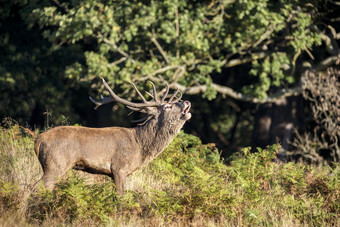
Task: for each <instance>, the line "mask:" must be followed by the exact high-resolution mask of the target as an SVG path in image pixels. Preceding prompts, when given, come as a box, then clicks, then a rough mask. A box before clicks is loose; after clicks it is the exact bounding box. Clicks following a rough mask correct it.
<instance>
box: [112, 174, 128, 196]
mask: <svg viewBox="0 0 340 227" xmlns="http://www.w3.org/2000/svg"><path fill="white" fill-rule="evenodd" d="M126 176H127V175H126V174H125V173H124V172H122V171H116V172H114V173H113V179H114V182H115V185H116V188H117V193H118V195H120V196H123V195H124V185H125V180H126Z"/></svg>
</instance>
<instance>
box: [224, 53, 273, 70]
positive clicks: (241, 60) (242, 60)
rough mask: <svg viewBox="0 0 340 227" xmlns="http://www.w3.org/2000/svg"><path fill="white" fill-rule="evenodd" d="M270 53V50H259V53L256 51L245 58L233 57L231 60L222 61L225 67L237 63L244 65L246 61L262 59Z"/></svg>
mask: <svg viewBox="0 0 340 227" xmlns="http://www.w3.org/2000/svg"><path fill="white" fill-rule="evenodd" d="M269 54H270V52H268V51H267V52H259V53H254V54H252V55H251V56H249V57H245V58H237V59H232V60H230V61H228V60H226V59H225V60H223V61H222V62H221V63H222V65H223V67H225V68H231V67H234V66H237V65H242V64H244V63H248V62H251V61H253V60H255V59H262V58H265V57H266V56H268V55H269Z"/></svg>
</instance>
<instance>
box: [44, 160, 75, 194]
mask: <svg viewBox="0 0 340 227" xmlns="http://www.w3.org/2000/svg"><path fill="white" fill-rule="evenodd" d="M71 166H72V165H71V163H63V164H61V163H56V162H51V163H49V165H48V166H47V167H46V166H45V168H43V170H44V175H43V176H42V178H41V179H40V180H42V181H43V182H44V186H45V188H46V189H48V190H51V191H52V190H53V189H54V186H55V184H56V182H57V181H58V180H59V179H60V178H61V177H62V176H63V175H65V174H66V172H67V171H68V170H69V169H70V168H71Z"/></svg>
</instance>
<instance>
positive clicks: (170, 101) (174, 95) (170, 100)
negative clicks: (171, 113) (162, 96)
mask: <svg viewBox="0 0 340 227" xmlns="http://www.w3.org/2000/svg"><path fill="white" fill-rule="evenodd" d="M178 93H180V96H179V97H178V98H176V100H175V101H173V102H172V100H173V99H174V98H175V97H176V95H177V94H178ZM181 98H182V92H180V91H179V89H177V90H176V92H175V93H174V94H173V95H172V96H171V97H170V99H169V101H168V103H176V102H178V101H179V100H180V99H181Z"/></svg>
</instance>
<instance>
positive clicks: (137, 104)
mask: <svg viewBox="0 0 340 227" xmlns="http://www.w3.org/2000/svg"><path fill="white" fill-rule="evenodd" d="M102 81H103V84H104V86H105V88H106V89H107V90H108V91H109V93H110V95H111V97H110V100H109V101H105V103H108V102H112V101H116V102H119V103H121V104H124V105H126V106H130V107H136V108H145V107H151V106H158V105H159V103H158V102H154V101H150V102H146V103H133V102H130V101H127V100H125V99H122V98H120V97H119V96H117V95H116V94H115V93H114V92H113V91H112V89H111V88H110V86H109V85H108V84H107V83H106V81H105V80H104V78H103V79H102ZM139 93H140V92H139ZM143 99H144V100H145V98H144V97H143ZM144 100H143V101H144ZM145 101H146V100H145ZM98 103H101V102H98ZM105 103H104V100H103V102H102V104H105ZM96 105H97V104H96ZM100 105H101V104H100Z"/></svg>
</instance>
